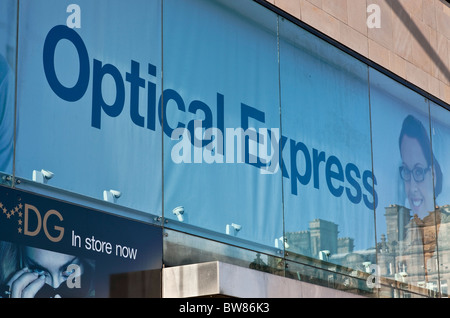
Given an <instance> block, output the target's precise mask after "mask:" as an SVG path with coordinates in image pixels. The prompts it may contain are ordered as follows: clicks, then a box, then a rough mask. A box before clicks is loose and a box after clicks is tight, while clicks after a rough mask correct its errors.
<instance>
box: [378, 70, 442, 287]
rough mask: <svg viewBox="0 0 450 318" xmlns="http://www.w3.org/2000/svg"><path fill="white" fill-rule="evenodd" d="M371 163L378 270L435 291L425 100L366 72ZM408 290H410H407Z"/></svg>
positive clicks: (430, 157) (431, 199) (428, 144)
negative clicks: (374, 182) (373, 183)
mask: <svg viewBox="0 0 450 318" xmlns="http://www.w3.org/2000/svg"><path fill="white" fill-rule="evenodd" d="M370 96H371V110H372V111H371V116H372V129H373V137H372V141H373V164H374V173H375V176H376V182H377V183H376V184H375V189H376V193H377V194H378V200H379V204H378V209H377V211H376V219H377V241H378V247H379V257H378V269H377V270H378V271H379V274H380V275H381V276H386V277H388V278H390V279H393V280H397V281H399V282H402V283H404V285H403V288H406V289H411V288H413V287H412V286H418V287H420V288H427V289H432V290H434V289H435V287H433V286H432V285H431V284H430V283H431V282H432V281H433V280H435V279H436V278H435V277H433V276H434V275H435V274H436V266H435V265H433V264H432V258H433V253H434V250H435V248H436V241H435V239H434V238H435V234H436V233H435V215H434V214H435V213H434V197H433V173H432V162H433V160H432V153H431V151H430V150H431V145H430V124H429V107H428V106H429V105H428V100H427V99H425V98H424V97H423V96H421V95H419V94H417V93H415V92H414V91H412V90H410V89H408V88H407V87H405V86H403V85H401V84H399V83H397V82H395V81H394V80H392V79H390V78H388V77H387V76H385V75H383V74H381V73H380V72H378V71H375V70H372V69H371V70H370ZM411 290H412V289H411Z"/></svg>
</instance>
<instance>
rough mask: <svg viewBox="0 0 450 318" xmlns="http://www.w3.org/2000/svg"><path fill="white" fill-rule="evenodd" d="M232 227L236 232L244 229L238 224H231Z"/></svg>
mask: <svg viewBox="0 0 450 318" xmlns="http://www.w3.org/2000/svg"><path fill="white" fill-rule="evenodd" d="M231 226H232V227H233V228H234V229H235V230H236V231H239V230H240V229H241V228H242V226H241V225H239V224H236V223H231Z"/></svg>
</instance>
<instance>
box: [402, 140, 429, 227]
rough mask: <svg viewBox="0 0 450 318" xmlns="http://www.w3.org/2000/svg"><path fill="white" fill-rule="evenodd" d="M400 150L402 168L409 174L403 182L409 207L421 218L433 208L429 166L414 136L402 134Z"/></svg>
mask: <svg viewBox="0 0 450 318" xmlns="http://www.w3.org/2000/svg"><path fill="white" fill-rule="evenodd" d="M400 152H401V156H402V161H403V169H404V170H406V175H409V177H407V178H404V183H405V192H406V196H407V198H408V202H409V205H410V209H411V211H412V213H413V214H417V215H418V216H419V217H421V218H422V217H424V216H426V215H427V214H428V212H430V211H433V210H434V199H433V186H432V185H433V183H432V182H433V179H432V173H431V167H430V166H429V164H428V162H427V160H426V158H425V155H424V153H423V151H422V148H421V147H420V144H419V142H418V141H417V139H415V138H411V137H409V136H407V135H405V136H403V139H402V143H401V148H400ZM405 179H406V180H405Z"/></svg>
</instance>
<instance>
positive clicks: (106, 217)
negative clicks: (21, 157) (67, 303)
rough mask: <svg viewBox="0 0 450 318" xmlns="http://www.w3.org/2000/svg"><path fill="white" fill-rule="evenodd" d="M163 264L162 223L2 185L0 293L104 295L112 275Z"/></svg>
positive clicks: (0, 205)
mask: <svg viewBox="0 0 450 318" xmlns="http://www.w3.org/2000/svg"><path fill="white" fill-rule="evenodd" d="M161 268H162V228H160V227H157V226H154V225H150V224H146V223H142V222H137V221H133V220H129V219H126V218H123V217H119V216H115V215H112V214H108V213H105V212H100V211H96V210H93V209H89V208H85V207H81V206H77V205H73V204H69V203H67V202H62V201H58V200H55V199H51V198H47V197H43V196H39V195H35V194H31V193H28V192H24V191H20V190H16V189H11V188H6V187H0V284H1V285H0V293H1V294H0V297H10V298H21V297H28V298H30V297H77V298H81V297H102V298H106V297H109V295H110V280H111V276H112V275H116V274H124V273H130V272H137V271H148V270H160V269H161ZM154 284H155V285H154V288H158V289H159V290H161V287H160V281H159V280H158V281H155V282H154Z"/></svg>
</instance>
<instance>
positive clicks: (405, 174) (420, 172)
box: [399, 165, 430, 182]
mask: <svg viewBox="0 0 450 318" xmlns="http://www.w3.org/2000/svg"><path fill="white" fill-rule="evenodd" d="M429 170H430V167H427V168H423V167H420V166H416V167H414V168H413V169H412V170H409V169H408V168H407V167H406V166H404V165H403V166H400V168H399V171H400V176H401V177H402V179H403V180H404V181H406V182H409V181H411V175H412V176H413V178H414V181H416V182H422V181H423V180H424V179H425V174H426V173H427V172H428V171H429Z"/></svg>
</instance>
